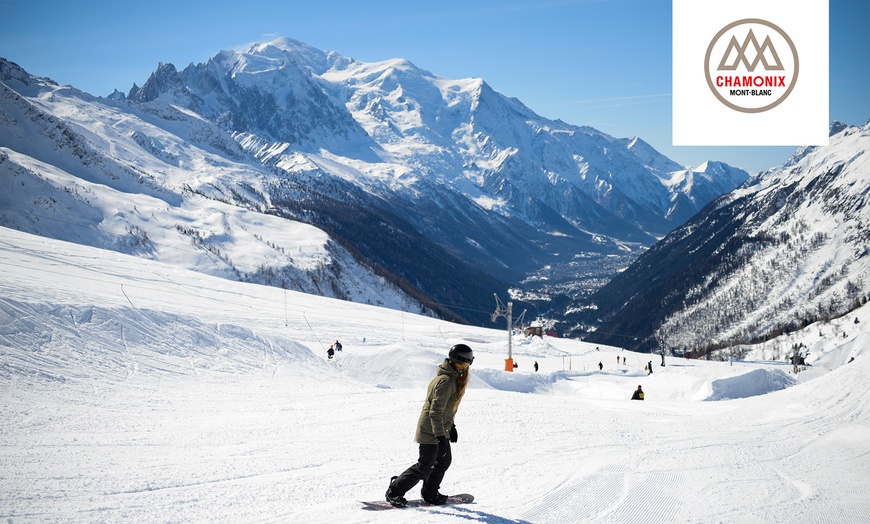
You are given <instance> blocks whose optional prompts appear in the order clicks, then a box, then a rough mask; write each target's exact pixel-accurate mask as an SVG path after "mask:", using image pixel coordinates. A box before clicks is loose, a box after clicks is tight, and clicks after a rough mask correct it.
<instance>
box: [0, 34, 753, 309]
mask: <svg viewBox="0 0 870 524" xmlns="http://www.w3.org/2000/svg"><path fill="white" fill-rule="evenodd" d="M0 82H2V93H0V97H2V106H0V118H2V120H0V126H3V127H2V134H0V151H2V154H3V156H2V157H0V158H2V160H0V169H2V170H3V172H4V177H3V181H2V182H0V184H2V185H3V189H4V194H9V195H12V194H13V193H11V191H13V187H12V186H15V188H14V190H15V191H17V192H16V193H14V195H15V197H13V198H11V199H10V200H8V201H5V200H4V203H3V204H2V207H0V211H2V212H4V213H3V216H2V218H0V225H6V226H9V227H16V228H20V229H22V230H25V231H29V232H35V233H38V234H45V235H49V236H55V237H57V238H62V239H66V240H74V241H77V242H80V243H84V244H91V245H97V246H101V247H106V246H110V247H112V248H113V249H117V250H119V251H124V252H133V253H138V254H140V255H142V256H147V257H150V258H155V259H158V260H163V261H174V262H175V263H179V264H182V265H186V266H188V267H194V268H197V269H199V270H203V271H206V272H209V273H212V274H222V275H223V276H227V277H229V278H241V279H244V280H250V281H255V282H262V283H266V284H271V285H279V286H287V287H290V288H295V289H303V290H310V291H312V292H317V293H321V294H325V295H327V296H338V297H344V298H349V299H352V300H361V301H368V302H372V303H381V304H396V305H398V304H402V303H408V301H407V300H406V299H401V298H398V295H396V293H397V292H398V294H399V295H408V296H411V297H414V300H415V301H416V302H418V303H427V304H429V305H430V307H432V308H434V309H435V310H437V311H438V312H439V313H440V314H442V315H450V314H451V313H450V312H449V311H448V310H447V309H445V308H444V307H442V306H441V304H449V305H450V306H449V307H450V308H453V310H454V313H455V312H456V311H458V310H459V309H464V311H467V313H464V314H463V313H460V316H463V317H465V318H466V319H469V320H472V321H475V322H482V321H484V320H485V319H486V318H488V317H489V314H488V313H485V312H483V311H482V310H481V307H487V308H488V307H489V306H488V305H489V303H490V301H491V296H492V293H493V292H496V293H503V292H505V291H506V290H507V289H508V288H511V287H513V288H517V289H518V290H521V289H523V288H526V290H527V291H528V290H531V291H537V292H538V293H537V294H532V293H526V294H523V293H522V292H521V291H516V292H515V296H525V297H531V296H535V297H537V298H539V299H542V300H538V302H537V303H538V304H541V305H543V306H542V307H543V309H546V308H549V307H551V306H550V305H549V304H553V303H556V302H558V301H554V300H553V299H554V297H553V296H551V295H552V294H554V293H555V294H567V295H572V294H573V293H575V292H576V291H577V290H576V289H570V290H569V291H567V292H566V290H565V289H562V290H558V289H556V288H554V287H552V286H547V287H546V291H547V293H544V294H541V293H540V291H541V289H543V288H542V287H541V285H540V282H542V281H544V279H548V281H550V282H552V281H551V280H549V279H551V278H552V277H553V276H554V275H555V274H558V278H559V279H561V280H562V281H574V282H577V281H580V282H583V284H582V285H581V287H583V289H582V290H581V291H586V292H588V291H589V290H590V289H594V288H595V287H597V286H598V285H600V283H601V282H602V281H603V280H605V279H606V278H609V276H610V275H612V273H613V271H614V270H615V267H618V266H619V265H625V264H626V263H627V262H628V261H630V260H632V259H633V258H634V257H636V256H637V254H638V253H639V252H640V251H642V250H643V249H645V248H646V247H648V246H649V245H651V244H652V243H653V242H654V241H655V239H656V238H658V237H660V236H662V235H664V234H665V233H667V232H668V231H669V230H671V229H672V228H673V227H675V226H677V225H679V224H680V223H681V222H682V221H684V220H685V219H686V218H687V217H689V216H691V215H692V214H694V212H695V211H697V210H698V209H700V208H701V207H703V205H704V204H706V203H707V202H708V201H709V200H710V199H712V198H714V197H715V196H717V195H719V194H722V193H724V192H727V191H729V190H731V189H733V188H734V187H736V185H738V184H739V183H740V182H741V181H742V180H744V179H745V178H747V177H748V174H747V173H745V172H743V171H741V170H737V169H734V168H730V167H728V166H725V165H724V164H715V165H716V166H718V167H716V168H711V167H710V166H713V165H714V164H713V163H710V164H708V165H707V167H703V166H702V167H701V168H697V169H690V170H687V169H686V168H685V167H683V166H679V165H678V164H676V163H675V162H673V161H671V160H669V159H667V158H666V157H664V156H662V155H661V154H659V153H658V152H656V151H655V150H654V149H653V148H652V147H650V146H649V145H648V144H646V143H645V142H643V141H642V140H640V139H638V138H632V139H616V138H613V137H610V136H608V135H606V134H603V133H601V132H599V131H596V130H594V129H592V128H588V127H577V126H572V125H569V124H566V123H564V122H560V121H551V120H548V119H545V118H542V117H540V116H538V115H536V114H535V113H534V112H532V111H531V110H529V109H528V108H527V107H525V106H524V105H523V104H522V103H521V102H520V101H518V100H516V99H511V98H507V97H505V96H503V95H500V94H499V93H497V92H495V91H494V90H492V89H491V88H490V87H489V86H488V85H487V84H486V83H485V82H484V81H482V80H480V79H465V80H449V79H445V78H442V77H439V76H437V75H434V74H432V73H430V72H428V71H425V70H422V69H420V68H418V67H416V66H415V65H413V64H411V63H409V62H407V61H405V60H400V59H396V60H387V61H383V62H375V63H364V62H359V61H356V60H353V59H351V58H347V57H343V56H341V55H338V54H337V53H334V52H324V51H320V50H317V49H314V48H312V47H310V46H307V45H305V44H303V43H301V42H297V41H294V40H290V39H278V40H275V41H273V42H270V43H267V44H257V45H253V46H252V47H251V48H250V49H248V50H247V51H245V52H234V51H222V52H220V53H218V54H217V55H216V56H214V57H213V58H211V59H210V60H209V61H208V62H206V63H204V64H198V65H193V64H191V65H190V66H188V67H187V68H185V69H184V70H182V71H179V70H177V69H176V68H175V67H174V66H173V65H171V64H161V65H160V66H159V67H158V68H157V70H156V71H155V72H154V73H153V74H152V75H151V77H150V78H149V79H148V80H147V81H146V82H145V83H144V84H143V85H142V87H138V86H133V88H132V89H131V90H130V91H129V93H128V94H127V95H122V94H120V93H118V92H116V93H113V94H112V95H110V96H109V97H107V98H95V97H93V96H90V95H88V94H86V93H82V92H80V91H78V90H76V89H74V88H72V87H69V86H59V85H57V84H55V83H54V82H52V81H50V80H48V79H41V78H33V77H32V76H30V75H29V74H27V73H26V72H25V71H23V70H22V69H21V68H19V67H18V66H16V65H15V64H13V63H11V62H8V61H5V60H3V61H0ZM6 173H10V174H11V173H14V174H15V176H16V177H17V178H18V179H17V180H14V181H13V180H12V177H11V176H6ZM6 189H8V190H9V191H5V190H6ZM13 211H14V212H13ZM275 217H279V218H280V219H281V220H280V221H277V222H276V221H275V220H278V218H275ZM64 219H65V220H66V223H67V226H71V227H56V226H57V225H58V224H63V223H64V222H63V220H64ZM287 219H289V220H292V221H296V222H304V223H306V224H310V225H311V226H315V228H316V229H317V230H319V234H322V237H320V238H321V239H322V240H323V242H322V243H321V246H323V247H322V249H321V250H320V251H318V252H319V253H321V256H320V258H319V259H318V260H319V262H317V263H307V262H304V261H298V260H296V255H295V254H294V253H300V252H304V253H311V252H312V251H310V250H306V249H305V248H304V247H300V246H298V245H296V244H295V243H294V242H292V241H291V239H293V238H296V234H292V233H286V234H283V233H281V234H279V233H276V231H278V230H280V229H281V224H284V223H285V221H286V220H287ZM48 220H53V221H54V222H52V224H54V226H51V225H49V224H48V223H47V221H48ZM260 222H263V223H267V224H269V225H268V226H267V227H266V230H265V231H260V226H259V223H260ZM72 224H74V227H72ZM287 227H288V231H289V230H290V229H292V228H299V227H302V226H300V225H299V224H292V225H288V226H287ZM50 230H54V231H50ZM279 236H280V238H278V237H279ZM246 237H249V238H251V239H253V240H251V241H250V242H247V241H244V240H242V238H246ZM267 237H268V238H267ZM252 245H256V246H258V249H252ZM180 246H183V247H180ZM327 252H328V253H327ZM302 258H304V257H302ZM363 274H366V275H367V276H365V277H363V276H361V275H363ZM351 275H353V277H352V278H353V280H354V282H353V283H349V282H346V281H345V280H346V279H347V278H351ZM542 275H544V276H542ZM581 277H582V278H581ZM569 287H570V286H569ZM369 288H371V289H374V290H375V291H373V292H371V296H368V297H367V296H366V295H367V294H368V293H370V292H369V291H367V289H369ZM387 288H390V290H389V291H385V290H386V289H387ZM554 290H555V291H554ZM563 300H564V299H563ZM483 304H486V306H483Z"/></svg>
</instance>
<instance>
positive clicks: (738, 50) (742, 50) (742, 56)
mask: <svg viewBox="0 0 870 524" xmlns="http://www.w3.org/2000/svg"><path fill="white" fill-rule="evenodd" d="M750 44H751V45H752V47H753V49H754V50H755V59H754V60H752V62H750V61H749V58H747V56H746V51H747V49H748V48H749V46H750ZM765 51H767V52H769V53H770V58H771V60H772V63H771V62H768V60H767V58H768V57H767V56H766V55H765ZM732 54H733V55H735V56H734V59H733V61H732V62H731V63H730V64H727V63H726V62H727V61H728V58H729V57H730V56H731V55H732ZM759 62H761V63H762V65H763V67H764V69H765V70H766V71H784V70H785V67H783V65H782V61H781V60H780V59H779V55H778V54H777V53H776V48H775V47H773V43H772V42H771V41H770V36H769V35H768V36H767V37H766V38H765V39H764V42H763V43H762V44H761V45H760V46H759V45H758V39H757V38H756V37H755V33H753V32H752V29H750V30H749V33H748V34H747V35H746V38H745V39H744V40H743V44H742V45H741V44H739V43H738V42H737V37H736V36H732V37H731V41H730V42H729V43H728V48H727V49H725V53H724V54H723V55H722V61H721V62H719V68H718V70H719V71H736V70H737V68H738V67H739V66H740V64H741V63H742V64H743V65H744V66H745V67H746V70H747V71H749V72H750V73H751V72H753V71H755V68H756V67H758V63H759Z"/></svg>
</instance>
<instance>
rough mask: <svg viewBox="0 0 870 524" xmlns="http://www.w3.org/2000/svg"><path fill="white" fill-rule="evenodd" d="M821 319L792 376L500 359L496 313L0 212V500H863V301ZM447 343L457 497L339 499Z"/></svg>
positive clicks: (354, 494)
mask: <svg viewBox="0 0 870 524" xmlns="http://www.w3.org/2000/svg"><path fill="white" fill-rule="evenodd" d="M856 319H857V322H855V320H856ZM840 325H841V326H842V329H843V331H844V332H846V334H845V336H844V335H843V334H842V333H841V332H840V331H838V332H837V334H836V335H837V336H831V337H827V338H825V337H820V336H819V332H818V331H815V332H812V333H809V332H808V333H807V334H806V336H807V337H810V336H812V337H815V338H814V340H815V346H814V348H815V349H814V351H815V354H816V355H817V358H816V364H817V365H815V366H813V367H812V368H809V369H808V370H807V371H805V372H803V373H801V374H799V375H798V376H797V377H795V376H794V375H791V374H790V366H788V367H786V366H782V365H781V364H776V363H772V362H734V363H733V364H729V363H727V362H703V361H695V360H691V361H685V360H676V359H671V358H668V360H667V362H666V364H667V365H666V366H665V367H661V366H660V359H661V357H660V356H656V355H648V354H639V353H632V352H629V351H623V350H620V349H619V348H613V347H605V346H601V347H596V346H594V345H590V344H585V343H583V342H579V341H574V340H567V339H566V340H563V339H554V338H549V337H547V338H544V339H537V338H536V339H523V338H521V337H517V338H516V339H515V344H514V357H515V358H516V360H517V362H518V363H519V368H518V369H517V371H516V372H515V373H506V372H504V371H502V369H503V366H504V358H505V357H506V354H505V353H506V346H507V340H506V334H505V333H504V332H502V331H493V330H486V329H482V328H475V327H468V326H461V325H456V324H452V323H447V322H443V321H438V320H435V319H431V318H428V317H421V316H417V315H411V314H407V313H402V312H400V311H396V310H391V309H385V308H378V307H374V306H366V305H360V304H353V303H349V302H344V301H338V300H334V299H328V298H323V297H317V296H312V295H305V294H301V293H296V292H290V291H284V290H281V289H277V288H274V287H265V286H258V285H254V284H243V283H238V282H233V281H229V280H226V279H221V278H217V277H213V276H208V275H204V274H201V273H195V272H192V271H189V270H185V269H181V268H179V267H177V266H170V265H165V264H162V263H159V262H155V261H150V260H146V259H142V258H137V257H131V256H127V255H121V254H118V253H116V252H111V251H104V250H98V249H95V248H91V247H85V246H81V245H76V244H70V243H66V242H63V241H59V240H52V239H48V238H43V237H37V236H32V235H28V234H24V233H20V232H17V231H13V230H9V229H5V228H0V399H2V400H0V416H2V419H3V421H4V424H2V425H0V518H2V519H4V520H5V521H6V522H13V523H18V522H55V521H62V522H214V521H220V522H282V523H283V522H306V523H312V522H315V523H316V522H324V523H326V522H329V523H332V522H372V523H376V522H457V523H458V522H463V523H467V522H487V523H546V522H553V523H564V522H638V523H640V522H644V523H645V522H741V523H744V522H789V523H794V522H867V521H868V520H870V504H868V503H867V495H868V491H870V481H868V475H867V472H868V471H870V453H868V452H870V444H868V442H870V412H868V405H870V403H868V400H870V399H868V394H867V389H866V387H865V386H864V382H865V379H866V377H867V375H868V373H870V363H868V358H867V355H865V354H864V352H865V348H866V346H867V345H866V343H860V341H861V340H863V341H866V340H867V337H868V335H870V333H868V331H870V309H868V308H867V307H866V306H865V307H863V308H861V309H859V310H857V311H855V312H853V313H852V314H851V316H850V317H848V318H844V319H843V320H842V323H841V324H840ZM820 338H821V339H823V340H825V341H826V342H824V343H821V342H820V341H819V339H820ZM334 339H339V340H341V342H342V343H343V344H344V351H342V352H341V353H339V354H338V355H337V358H336V359H335V360H333V361H327V360H326V358H325V349H326V347H327V346H328V345H329V344H330V343H331V342H332V341H333V340H334ZM457 342H465V343H467V344H469V345H471V346H472V348H474V350H475V353H476V357H477V358H476V360H475V364H474V366H473V374H474V375H473V381H472V385H471V387H472V389H471V390H470V391H469V392H468V394H467V395H466V396H465V399H464V400H463V403H462V406H461V408H460V411H459V413H458V415H457V425H458V430H459V442H458V443H457V444H455V445H454V464H453V467H452V468H451V469H450V471H448V473H447V475H446V477H445V481H444V484H443V491H444V492H446V493H455V492H470V493H473V494H474V495H475V496H476V497H477V499H476V501H475V503H474V504H472V505H468V506H458V507H450V508H424V509H418V510H401V511H400V510H391V511H386V512H381V513H370V512H364V511H362V510H361V509H360V504H359V503H358V501H359V500H368V499H379V498H381V497H382V496H383V492H384V490H385V489H386V484H387V482H388V480H389V477H390V476H392V475H396V474H398V473H399V472H400V471H401V470H403V469H404V468H405V467H407V466H408V465H410V464H411V463H412V462H413V460H414V459H415V458H416V453H415V452H416V445H415V444H414V442H413V434H414V427H415V423H416V419H417V416H418V414H419V409H420V404H421V401H422V398H423V395H424V393H425V386H426V384H427V383H428V381H429V379H430V378H431V376H432V374H433V372H434V369H435V367H436V366H437V365H438V363H439V362H440V360H441V359H442V358H443V356H444V354H445V353H446V350H447V348H448V347H449V346H450V345H451V344H454V343H457ZM846 344H847V345H846ZM844 351H845V352H848V353H849V354H848V355H845V354H844ZM845 356H850V357H855V360H854V361H853V362H851V363H848V364H842V365H836V366H834V365H830V364H831V363H832V362H835V361H836V362H843V361H844V360H843V359H844V357H845ZM623 357H624V358H625V364H622V363H621V362H622V360H621V359H622V358H623ZM617 358H619V359H620V360H619V362H620V363H619V364H617ZM649 361H652V363H653V373H652V374H651V375H648V374H647V373H646V372H645V371H644V370H643V367H644V366H645V365H646V363H647V362H649ZM534 362H538V364H539V365H540V368H541V369H540V371H539V372H538V373H535V372H533V371H532V365H533V363H534ZM599 362H600V363H601V364H602V366H603V370H599V369H598V364H599ZM637 384H643V387H644V390H645V391H646V395H647V397H646V400H645V401H644V402H632V401H629V400H628V398H629V396H630V395H631V392H632V390H634V389H635V387H636V386H637ZM750 394H751V395H753V396H747V395H750ZM737 397H745V398H737ZM726 398H731V399H734V400H719V401H708V400H715V399H726ZM411 494H412V495H416V491H415V492H412V493H411Z"/></svg>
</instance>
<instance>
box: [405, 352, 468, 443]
mask: <svg viewBox="0 0 870 524" xmlns="http://www.w3.org/2000/svg"><path fill="white" fill-rule="evenodd" d="M458 380H459V372H458V371H456V369H454V367H453V366H452V365H450V361H449V360H447V359H444V362H442V363H441V365H440V366H438V373H436V374H435V378H433V379H432V382H430V383H429V389H427V390H426V402H424V403H423V411H422V412H420V419H419V420H418V421H417V434H416V436H415V437H414V440H416V441H417V442H419V443H420V444H437V443H438V437H446V436H449V435H450V428H451V427H452V426H453V416H454V415H456V396H457V393H458V386H457V381H458Z"/></svg>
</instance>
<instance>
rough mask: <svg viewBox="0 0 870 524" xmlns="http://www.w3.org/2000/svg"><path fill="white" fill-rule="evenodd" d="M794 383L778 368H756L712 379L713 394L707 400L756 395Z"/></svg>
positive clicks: (791, 378) (793, 380) (792, 379)
mask: <svg viewBox="0 0 870 524" xmlns="http://www.w3.org/2000/svg"><path fill="white" fill-rule="evenodd" d="M794 384H795V379H794V378H793V377H791V376H789V375H786V374H785V373H783V372H782V371H781V370H778V369H756V370H754V371H750V372H749V373H744V374H743V375H738V376H736V377H729V378H722V379H718V380H714V381H713V394H712V395H710V397H709V398H708V399H707V400H732V399H736V398H748V397H756V396H759V395H765V394H767V393H771V392H773V391H779V390H781V389H785V388H787V387H791V386H793V385H794Z"/></svg>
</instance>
